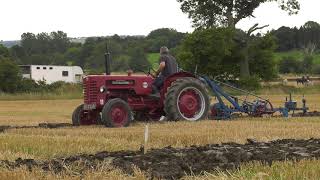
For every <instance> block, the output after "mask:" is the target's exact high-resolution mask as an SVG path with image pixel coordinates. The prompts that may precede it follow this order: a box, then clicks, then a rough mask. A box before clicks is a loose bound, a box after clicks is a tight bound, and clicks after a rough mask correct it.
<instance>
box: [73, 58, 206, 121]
mask: <svg viewBox="0 0 320 180" xmlns="http://www.w3.org/2000/svg"><path fill="white" fill-rule="evenodd" d="M105 59H106V63H105V66H106V75H90V76H86V77H84V79H83V91H84V104H82V105H80V106H79V107H77V108H76V109H75V110H74V112H73V115H72V123H73V125H75V126H79V125H93V124H104V125H105V126H107V127H126V126H128V125H129V124H130V122H132V121H133V120H159V119H160V117H161V116H166V117H167V119H168V120H173V121H176V120H188V121H198V120H201V119H204V118H206V117H207V115H208V112H209V106H210V104H209V103H210V102H209V97H208V93H207V91H206V88H205V85H204V83H202V81H200V80H199V79H198V78H197V77H196V76H194V75H193V74H190V73H187V72H179V73H176V74H173V75H172V76H170V77H168V78H167V79H166V80H165V82H164V85H163V87H162V89H161V90H160V97H157V96H154V95H152V83H153V81H154V77H152V75H151V74H150V73H146V75H132V74H131V73H128V74H127V75H110V53H106V54H105Z"/></svg>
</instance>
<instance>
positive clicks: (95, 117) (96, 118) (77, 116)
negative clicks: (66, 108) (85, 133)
mask: <svg viewBox="0 0 320 180" xmlns="http://www.w3.org/2000/svg"><path fill="white" fill-rule="evenodd" d="M83 106H84V105H83V104H81V105H79V106H78V107H77V108H76V109H75V110H74V111H73V113H72V124H73V125H74V126H80V125H93V124H98V123H99V122H100V121H101V116H100V113H99V112H97V111H85V110H83Z"/></svg>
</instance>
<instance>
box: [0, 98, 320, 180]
mask: <svg viewBox="0 0 320 180" xmlns="http://www.w3.org/2000/svg"><path fill="white" fill-rule="evenodd" d="M271 100H272V102H274V103H275V104H276V106H280V104H282V102H283V100H284V98H283V96H271ZM307 100H308V103H309V105H310V106H311V109H320V107H319V108H318V105H317V102H320V95H314V96H307ZM80 103H81V100H48V101H0V125H9V124H10V125H36V124H38V123H42V122H70V115H71V113H72V111H73V109H74V108H75V107H76V106H77V105H78V104H80ZM319 129H320V117H316V118H292V119H285V118H265V119H248V118H245V119H239V120H234V121H219V122H218V121H201V122H197V123H189V122H177V123H152V124H151V125H150V132H151V134H150V143H149V147H151V148H161V147H165V146H169V145H171V146H174V147H184V146H190V145H195V144H196V145H204V144H211V143H221V142H229V141H233V142H239V143H244V142H245V141H246V139H247V138H255V139H257V140H261V141H269V140H273V139H279V138H299V139H303V138H304V139H305V138H311V137H313V138H320V131H319ZM143 131H144V123H135V124H133V125H132V126H131V127H129V128H122V129H107V128H104V127H103V126H100V127H99V126H93V127H80V128H63V129H17V130H13V129H12V130H8V131H7V132H5V133H3V134H0V159H7V160H14V159H16V158H18V157H22V158H35V159H48V158H52V157H59V156H65V155H72V154H79V153H95V152H97V151H118V150H137V149H138V148H139V147H140V145H141V143H142V142H143ZM274 166H275V167H265V166H262V165H257V164H255V165H245V166H244V167H243V169H242V170H241V171H239V172H233V173H232V174H231V175H230V174H226V173H218V174H215V175H210V174H207V175H206V176H200V177H197V178H207V179H215V178H218V179H221V178H225V179H229V178H235V179H248V178H249V179H252V178H253V179H256V177H257V176H259V175H261V173H262V175H264V174H267V175H268V176H267V175H266V176H263V177H262V179H265V177H266V178H267V179H268V178H278V179H283V178H281V177H282V176H280V175H277V174H279V173H282V172H285V170H286V171H287V172H288V173H285V174H284V176H283V177H287V178H289V179H292V178H293V179H297V178H294V177H303V175H305V176H306V177H310V178H312V177H317V176H318V175H319V174H316V173H312V172H314V171H315V170H318V171H319V166H320V162H319V161H314V162H313V161H305V162H303V163H298V164H297V165H292V164H290V163H289V162H288V163H278V166H279V167H280V166H283V168H284V169H285V170H283V169H282V170H281V168H277V164H276V165H274ZM292 166H293V167H296V168H297V169H298V170H301V171H298V172H301V173H302V176H295V174H294V173H293V170H294V169H292V168H291V167H292ZM305 167H308V168H309V170H306V172H304V171H303V168H305ZM268 172H271V174H268ZM263 173H264V174H263ZM137 174H138V175H136V176H135V177H130V176H126V175H123V174H122V173H121V172H119V171H118V170H112V171H108V173H106V172H105V171H103V172H102V171H96V172H87V174H86V175H85V179H116V178H117V179H123V178H136V179H144V176H143V175H141V174H139V173H137ZM316 175H317V176H316ZM17 177H25V178H24V179H34V178H35V179H39V178H40V179H41V178H44V179H56V178H59V179H61V178H62V179H64V178H66V179H73V178H75V179H78V178H79V176H72V175H59V176H57V175H53V174H44V173H43V172H41V171H40V170H39V171H35V172H32V173H29V172H27V171H25V170H23V169H22V170H15V171H8V170H1V171H0V179H23V178H17ZM103 177H107V178H103ZM108 177H109V178H108ZM187 178H196V177H187ZM287 178H285V179H287ZM258 179H261V178H258ZM298 179H299V178H298Z"/></svg>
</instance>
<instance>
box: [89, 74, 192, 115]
mask: <svg viewBox="0 0 320 180" xmlns="http://www.w3.org/2000/svg"><path fill="white" fill-rule="evenodd" d="M182 77H194V75H192V74H190V73H187V72H179V73H176V74H174V75H172V76H169V77H168V78H167V79H166V80H165V82H164V85H163V88H162V89H161V91H160V99H158V98H155V97H152V96H149V95H150V94H151V93H152V83H153V81H154V78H153V77H152V76H148V75H121V76H120V75H90V76H87V77H85V78H84V79H83V89H84V105H85V107H86V110H89V111H99V112H101V110H102V108H103V106H104V104H105V103H106V102H107V101H108V100H109V99H113V98H121V99H123V100H124V101H126V102H127V103H128V104H129V106H130V108H131V110H132V111H134V112H142V113H143V114H145V115H146V116H147V117H149V118H151V119H158V118H159V117H161V116H162V115H165V113H164V110H163V107H164V103H163V102H164V98H165V94H166V92H167V89H168V88H169V87H170V86H171V83H172V82H174V81H175V80H176V79H178V78H182ZM103 87H104V88H105V91H104V92H103V93H101V92H100V88H103Z"/></svg>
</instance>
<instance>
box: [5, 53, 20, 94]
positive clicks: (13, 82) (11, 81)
mask: <svg viewBox="0 0 320 180" xmlns="http://www.w3.org/2000/svg"><path fill="white" fill-rule="evenodd" d="M20 81H21V76H20V73H19V67H18V66H17V65H16V64H15V63H14V62H13V61H12V60H10V59H7V58H2V59H0V82H1V83H0V91H2V92H6V93H13V92H15V91H16V90H17V87H18V84H19V83H20Z"/></svg>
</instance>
